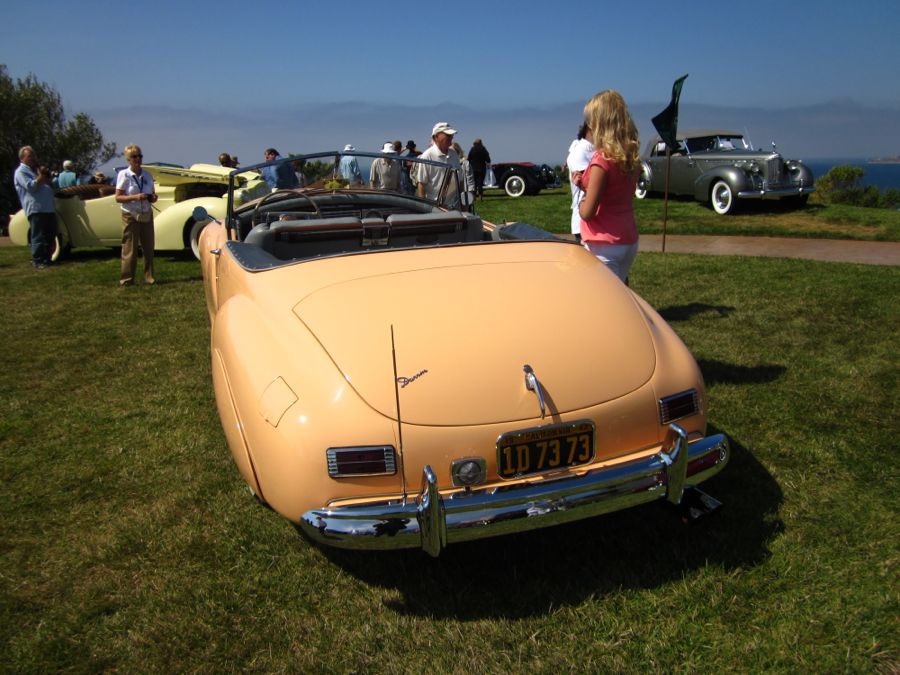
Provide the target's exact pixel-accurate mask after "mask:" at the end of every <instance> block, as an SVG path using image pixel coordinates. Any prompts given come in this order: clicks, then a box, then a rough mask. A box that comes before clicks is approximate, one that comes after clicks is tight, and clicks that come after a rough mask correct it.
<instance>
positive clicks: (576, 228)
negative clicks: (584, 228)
mask: <svg viewBox="0 0 900 675" xmlns="http://www.w3.org/2000/svg"><path fill="white" fill-rule="evenodd" d="M593 156H594V144H593V143H591V142H590V141H589V140H588V139H586V138H576V139H575V140H574V141H572V144H571V145H570V146H569V154H568V155H567V156H566V166H567V167H569V181H570V185H571V188H572V223H571V226H572V234H579V233H580V232H581V215H580V214H579V213H578V205H579V204H581V200H582V199H584V190H582V189H581V188H580V187H578V186H577V185H576V184H575V181H573V180H571V179H572V172H573V171H584V170H585V169H586V168H587V167H588V164H590V163H591V157H593Z"/></svg>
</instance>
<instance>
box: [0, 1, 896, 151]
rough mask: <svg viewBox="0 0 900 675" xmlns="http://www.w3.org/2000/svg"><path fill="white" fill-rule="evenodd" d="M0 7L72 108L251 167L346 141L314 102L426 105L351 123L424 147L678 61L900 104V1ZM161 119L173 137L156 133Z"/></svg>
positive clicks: (769, 95)
mask: <svg viewBox="0 0 900 675" xmlns="http://www.w3.org/2000/svg"><path fill="white" fill-rule="evenodd" d="M378 4H381V5H383V6H385V7H390V9H389V10H388V11H385V10H383V9H379V8H378V7H377V6H376V5H378ZM676 4H677V5H682V6H681V7H679V8H678V9H672V7H675V6H676ZM738 5H740V6H741V7H742V8H743V9H732V7H736V6H738ZM3 16H4V21H3V22H2V25H0V45H2V48H0V63H5V64H6V65H7V67H8V69H9V72H10V74H11V75H12V76H14V77H22V76H25V75H27V74H29V73H33V74H34V75H35V76H37V77H38V78H39V79H40V80H42V81H45V82H47V83H49V84H51V85H52V86H53V87H55V88H56V89H57V91H59V92H60V94H61V95H62V97H63V101H64V104H65V106H66V111H67V112H68V113H70V114H71V113H75V112H80V111H84V112H87V113H89V114H91V115H92V116H93V117H94V119H95V120H96V121H97V122H98V124H99V125H100V128H101V131H103V132H104V135H105V136H107V137H108V139H109V140H115V141H117V142H118V143H119V144H120V147H121V146H123V145H124V144H126V143H128V142H131V141H132V140H138V142H139V143H141V144H142V145H147V144H148V141H149V142H152V143H159V144H161V148H160V149H161V151H162V149H163V148H164V149H165V152H167V153H169V154H170V155H171V154H172V153H173V151H174V153H175V154H178V155H179V157H177V158H172V159H175V160H176V161H181V162H184V163H188V162H191V161H201V160H203V161H209V158H207V157H199V156H198V157H194V158H191V157H188V155H190V153H191V152H192V151H193V152H196V154H197V155H199V154H201V153H203V154H206V153H209V152H211V151H212V150H211V148H213V147H217V148H223V149H226V148H230V149H232V152H243V153H244V154H245V155H247V156H246V158H245V157H241V159H242V162H243V163H245V164H247V163H250V162H251V161H254V162H255V161H259V160H260V158H259V157H257V156H256V155H258V154H259V153H260V152H261V149H262V148H263V147H264V146H266V145H276V146H278V145H282V146H284V148H286V149H290V151H296V150H294V149H293V148H295V146H298V145H301V144H302V145H303V146H304V147H303V148H302V150H304V151H312V150H313V149H316V150H318V149H331V147H327V148H326V147H316V148H312V147H306V146H308V144H310V143H312V142H314V141H315V140H316V137H315V136H314V135H311V133H310V131H311V130H310V127H311V126H317V125H320V126H321V127H322V129H323V134H322V141H323V142H329V145H330V146H333V145H334V144H335V143H336V142H337V137H336V136H335V137H334V138H332V136H331V131H329V132H328V133H324V129H325V128H326V127H328V128H329V129H331V128H332V127H331V126H330V125H331V123H332V122H333V120H332V119H327V120H326V119H323V118H322V117H321V115H322V114H324V113H323V112H322V110H323V109H319V108H316V110H317V111H318V112H315V113H313V112H310V108H309V106H311V105H313V106H315V104H330V103H339V104H347V106H349V105H350V102H354V104H353V105H354V106H357V107H359V109H364V106H358V104H359V103H362V104H374V105H377V106H380V107H381V108H384V107H386V106H393V105H397V104H399V105H402V106H406V107H412V108H414V109H415V108H419V109H420V112H421V122H418V120H417V118H416V117H415V115H412V116H410V115H404V116H403V119H404V127H406V125H408V124H412V125H414V126H415V127H416V128H398V129H393V128H389V126H390V125H382V126H381V127H377V128H375V129H365V131H361V132H360V133H361V134H363V135H364V137H363V138H351V137H353V136H355V135H356V134H355V133H354V132H356V131H357V129H344V136H345V137H346V139H347V141H348V142H354V144H355V145H357V147H360V146H362V147H365V148H366V149H371V148H375V147H377V146H380V144H381V142H382V141H383V140H387V139H389V138H393V137H395V136H396V137H403V138H404V140H405V139H406V138H407V137H411V138H415V139H417V140H418V142H419V144H420V146H421V145H423V144H424V143H425V142H427V140H428V138H427V137H428V134H429V131H430V127H431V124H432V123H433V122H434V121H437V119H446V118H452V116H453V113H456V112H458V110H460V109H462V110H463V113H460V114H463V115H464V119H467V120H470V121H471V120H475V122H474V124H475V125H476V127H477V126H478V122H477V117H473V116H472V115H469V114H468V113H469V112H479V111H482V112H484V113H486V114H487V113H494V114H496V113H498V112H500V113H502V112H503V111H510V110H522V109H528V110H531V111H534V112H537V113H540V111H541V110H546V111H548V112H547V114H548V115H550V114H554V115H561V114H565V116H566V117H567V120H566V125H567V126H566V127H565V128H566V129H569V128H574V127H575V126H577V122H578V117H579V116H580V105H581V104H583V102H584V101H585V100H586V99H587V98H589V97H590V96H591V95H592V94H593V93H595V92H596V91H599V90H601V89H605V88H615V89H618V90H619V91H621V92H622V94H623V95H624V96H625V98H626V100H627V101H629V103H630V104H632V105H633V106H635V105H637V104H657V107H660V108H661V107H662V106H664V105H665V103H666V102H667V99H668V96H669V93H670V91H671V86H672V81H673V80H674V79H675V78H677V77H679V76H680V75H683V74H685V73H689V74H690V76H689V78H688V80H687V82H686V83H685V87H684V90H683V93H682V102H683V104H708V105H713V106H729V107H732V108H741V107H747V108H754V109H757V108H762V109H784V108H792V107H803V106H809V105H816V104H821V103H825V102H828V101H832V100H834V99H850V100H852V101H854V102H855V103H857V104H859V105H862V106H868V107H874V108H886V109H888V110H893V111H897V110H900V85H898V80H900V77H898V71H900V40H898V39H897V37H896V36H897V31H898V27H900V1H898V0H867V1H864V2H856V3H853V2H845V1H844V2H832V1H830V0H825V1H821V0H820V1H819V2H808V1H806V0H793V1H791V2H770V1H768V0H757V1H756V2H755V3H753V5H752V6H750V5H749V4H748V3H723V2H721V1H719V2H707V1H705V0H698V1H691V2H685V3H663V2H655V1H652V0H644V1H642V2H621V1H619V2H605V1H598V0H593V1H590V2H588V1H582V0H576V1H573V2H563V3H553V2H548V1H547V0H543V1H541V2H537V1H533V0H520V1H519V2H515V3H505V2H504V3H484V2H468V1H462V2H454V3H439V4H430V3H421V2H417V3H414V2H407V1H405V0H401V1H399V2H393V3H362V2H356V1H355V0H345V1H343V2H295V3H290V2H269V1H268V0H263V1H260V2H232V1H219V2H205V1H197V2H190V1H182V2H170V1H169V0H161V1H158V2H155V3H138V2H130V3H129V2H123V3H115V4H112V3H108V2H95V1H93V0H80V1H79V2H74V3H66V4H63V3H39V4H35V3H16V4H14V5H7V7H6V8H5V9H4V10H3ZM457 106H459V107H460V108H457ZM325 109H328V110H331V108H325ZM560 110H563V111H564V113H561V112H560ZM154 111H157V112H158V116H157V117H156V118H154V119H149V118H151V117H152V116H153V115H154ZM178 111H180V112H178ZM304 111H305V112H304ZM443 111H446V114H445V115H444V116H443V117H441V116H440V115H441V114H442V112H443ZM551 111H552V112H551ZM407 112H408V111H407ZM210 113H212V114H210ZM292 115H293V116H294V117H295V123H296V127H297V128H296V129H295V130H294V129H292V128H291V125H290V123H289V120H290V118H291V116H292ZM204 116H207V118H206V119H205V120H204V119H203V118H204ZM435 116H437V119H432V117H435ZM751 116H752V115H751ZM129 117H130V118H131V119H132V120H133V123H132V124H131V125H130V126H129ZM162 119H166V120H167V122H166V123H162V122H161V120H162ZM410 120H412V121H410ZM450 121H451V122H454V120H453V119H450ZM753 123H754V120H752V119H750V120H748V124H751V125H752V124H753ZM166 127H167V128H168V129H169V130H170V131H172V134H171V136H172V139H174V138H176V137H177V140H172V139H169V140H168V141H165V139H163V138H162V137H161V136H160V134H162V133H163V132H164V131H165V128H166ZM175 127H178V128H177V129H176V128H175ZM485 128H490V129H494V128H495V127H492V126H491V125H490V124H487V123H486V124H485ZM516 129H517V131H518V132H519V133H522V134H523V135H525V136H526V137H525V138H519V139H515V138H513V137H511V136H510V135H504V137H503V139H502V141H501V140H500V138H499V137H498V138H497V140H495V141H494V142H495V146H497V144H498V143H499V144H501V146H502V147H504V149H505V153H507V154H508V153H509V152H512V151H513V150H512V148H514V147H516V146H517V145H518V144H525V146H524V147H526V148H527V144H528V143H530V142H532V141H534V142H535V143H537V140H536V139H535V138H532V139H531V140H529V138H528V136H532V134H530V133H529V131H530V129H529V128H528V127H527V126H519V127H516ZM533 131H534V134H537V133H543V132H544V128H543V127H538V128H535V129H534V130H533ZM463 132H468V133H466V134H464V133H463ZM163 135H164V134H163ZM368 135H371V136H373V137H372V138H369V137H367V136H368ZM460 135H461V138H460V140H461V141H463V145H464V147H467V146H468V144H469V143H470V142H471V140H472V139H473V138H474V137H475V136H476V135H483V136H485V142H486V144H488V147H489V148H490V144H489V142H488V141H489V139H488V138H487V135H486V134H482V133H481V132H480V130H472V129H469V130H466V129H461V130H460ZM565 135H571V134H569V132H568V131H566V132H564V133H563V136H565ZM642 135H643V133H642ZM382 136H383V137H384V138H382ZM463 136H464V137H463ZM141 138H144V139H146V140H144V141H141V140H139V139H141ZM542 140H543V139H542ZM553 142H554V143H555V145H557V146H565V145H567V142H568V141H567V139H566V138H565V137H563V138H560V139H558V141H557V140H554V141H553ZM518 147H523V146H522V145H519V146H518ZM563 150H564V147H563ZM542 152H546V151H542ZM561 152H562V151H561ZM895 152H898V153H900V147H898V148H896V150H895ZM520 153H523V154H525V155H527V154H528V150H527V149H522V150H520ZM145 154H150V155H153V154H154V153H153V150H152V148H145ZM539 154H540V153H539ZM523 158H524V157H523ZM159 159H162V158H161V157H160V158H159ZM540 159H541V161H545V160H544V158H540Z"/></svg>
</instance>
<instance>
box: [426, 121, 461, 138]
mask: <svg viewBox="0 0 900 675" xmlns="http://www.w3.org/2000/svg"><path fill="white" fill-rule="evenodd" d="M438 134H447V135H448V136H453V135H454V134H456V129H453V128H451V127H450V124H449V123H447V122H438V123H437V124H435V125H434V127H433V128H432V129H431V135H432V136H437V135H438Z"/></svg>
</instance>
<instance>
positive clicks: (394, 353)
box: [391, 324, 406, 506]
mask: <svg viewBox="0 0 900 675" xmlns="http://www.w3.org/2000/svg"><path fill="white" fill-rule="evenodd" d="M391 361H392V362H393V364H394V399H395V400H396V401H397V445H399V446H400V447H399V450H400V453H399V454H400V487H401V489H402V490H403V505H404V506H405V505H406V466H405V464H404V461H403V422H401V421H400V387H399V386H398V385H399V384H400V377H399V376H398V375H397V349H396V347H395V345H394V324H391Z"/></svg>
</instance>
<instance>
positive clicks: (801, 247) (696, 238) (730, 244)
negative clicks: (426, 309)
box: [0, 234, 900, 265]
mask: <svg viewBox="0 0 900 675" xmlns="http://www.w3.org/2000/svg"><path fill="white" fill-rule="evenodd" d="M11 245H12V242H10V240H9V237H0V246H11ZM640 249H641V250H642V251H661V250H662V235H661V234H644V235H641V246H640ZM666 251H667V252H668V253H701V254H703V255H747V256H767V257H771V258H805V259H807V260H824V261H825V262H848V263H860V264H863V265H900V242H896V241H848V240H843V239H790V238H787V237H721V236H704V235H694V234H678V235H674V234H670V235H667V236H666Z"/></svg>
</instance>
